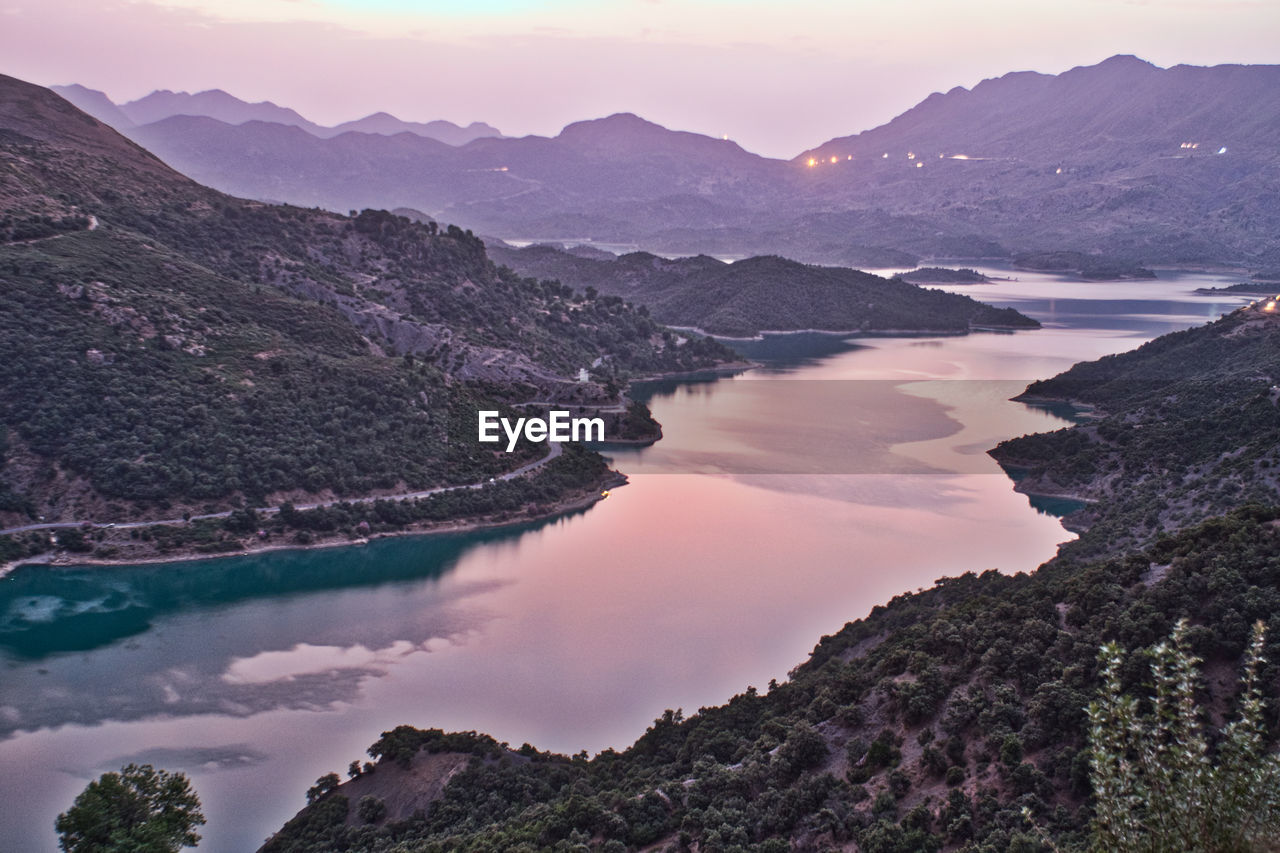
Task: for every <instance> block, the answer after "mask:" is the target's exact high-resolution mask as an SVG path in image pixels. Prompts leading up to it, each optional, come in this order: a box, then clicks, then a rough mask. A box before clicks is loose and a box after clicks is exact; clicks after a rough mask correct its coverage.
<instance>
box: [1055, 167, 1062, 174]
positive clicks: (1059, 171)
mask: <svg viewBox="0 0 1280 853" xmlns="http://www.w3.org/2000/svg"><path fill="white" fill-rule="evenodd" d="M1054 174H1055V175H1061V174H1062V167H1061V166H1059V167H1058V171H1056V172H1054Z"/></svg>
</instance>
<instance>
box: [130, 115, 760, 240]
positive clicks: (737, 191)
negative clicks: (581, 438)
mask: <svg viewBox="0 0 1280 853" xmlns="http://www.w3.org/2000/svg"><path fill="white" fill-rule="evenodd" d="M637 130H639V131H642V133H641V135H640V138H639V139H637V137H636V135H635V134H636V131H637ZM133 138H134V139H136V140H138V141H139V142H141V143H142V144H144V145H145V146H147V148H148V149H149V150H152V151H154V152H156V153H157V154H158V155H159V156H160V157H162V158H163V159H164V160H165V161H166V162H168V163H170V164H171V165H173V166H174V167H175V168H177V169H179V170H181V171H183V172H184V173H187V174H190V175H192V176H194V177H197V178H198V179H199V180H201V181H205V182H207V183H209V184H211V185H213V186H216V187H218V188H220V189H223V190H225V191H228V192H233V193H238V194H242V195H247V196H252V197H257V198H267V199H276V200H286V201H290V202H291V203H296V204H305V205H319V206H323V207H326V208H329V209H335V210H347V209H351V208H359V207H361V206H368V205H370V204H374V205H376V206H379V207H398V206H405V207H413V208H416V209H419V210H422V211H424V212H426V213H428V214H429V215H432V216H435V217H437V218H440V219H445V220H452V221H457V222H461V223H463V224H469V223H471V222H473V221H486V222H489V223H491V224H493V226H494V227H493V229H490V230H489V231H487V232H486V233H498V232H505V233H511V231H512V229H515V228H525V227H528V228H533V229H542V228H546V229H548V230H550V231H552V232H553V233H554V232H556V231H560V230H561V229H569V230H570V231H571V232H573V233H577V232H579V230H585V231H590V232H592V233H595V234H605V235H606V236H609V235H624V234H627V233H630V232H631V230H632V229H635V228H641V227H647V226H646V225H645V224H644V223H646V222H648V221H651V220H654V219H660V220H661V221H662V222H664V223H666V224H668V225H669V226H672V227H703V226H708V225H714V224H716V223H718V222H724V223H729V222H735V221H738V220H739V219H740V218H741V216H742V214H741V211H742V210H744V209H745V210H749V211H758V212H763V211H764V210H765V209H766V206H767V198H768V196H767V193H764V192H763V190H764V189H766V188H767V187H769V186H771V185H772V180H773V179H772V178H771V177H770V176H771V175H773V174H774V173H775V172H776V171H777V170H778V169H783V168H785V164H781V163H779V162H778V161H770V160H765V159H764V158H761V157H757V156H756V155H754V154H749V153H748V152H745V151H743V150H742V149H741V148H739V147H738V146H737V145H735V144H734V143H732V142H728V141H725V140H718V139H710V138H708V137H700V136H697V135H696V134H685V133H676V132H672V131H668V130H665V129H663V128H660V127H658V126H657V125H652V124H650V123H648V122H642V120H640V119H637V118H636V117H635V116H627V115H619V116H612V117H610V118H606V119H600V120H598V121H594V122H585V123H582V124H580V125H573V126H570V127H569V128H566V129H565V131H563V132H562V133H561V134H560V135H559V136H557V137H556V138H553V139H548V138H545V137H532V136H531V137H523V138H520V139H512V138H483V139H476V140H473V141H471V142H469V143H467V144H466V145H463V146H461V147H453V146H448V145H444V144H443V143H440V142H437V141H435V140H431V139H426V138H422V137H416V136H412V135H406V134H399V135H396V136H382V135H380V134H368V133H344V134H342V135H340V136H337V137H333V138H330V139H319V138H316V137H313V136H310V135H309V134H307V135H304V134H303V133H302V132H301V131H300V130H299V129H296V128H290V127H285V126H283V125H279V124H272V123H264V122H248V123H246V124H243V125H230V124H226V123H224V122H218V121H216V120H214V119H210V118H202V117H190V116H173V117H170V118H167V119H164V120H162V121H159V122H155V123H153V124H150V125H146V126H144V127H141V128H139V129H138V130H137V131H136V132H134V134H133ZM476 211H481V212H482V214H481V215H480V216H477V215H476V213H475V212H476ZM565 211H569V212H568V213H566V212H565Z"/></svg>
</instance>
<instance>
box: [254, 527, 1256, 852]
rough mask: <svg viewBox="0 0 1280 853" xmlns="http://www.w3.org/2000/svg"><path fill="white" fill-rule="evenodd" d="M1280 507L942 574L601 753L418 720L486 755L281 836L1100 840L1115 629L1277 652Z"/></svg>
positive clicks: (435, 845) (368, 841)
mask: <svg viewBox="0 0 1280 853" xmlns="http://www.w3.org/2000/svg"><path fill="white" fill-rule="evenodd" d="M1278 518H1280V511H1277V510H1274V509H1262V508H1250V509H1243V510H1239V511H1236V512H1234V513H1232V514H1230V515H1229V516H1227V517H1225V518H1222V519H1216V520H1213V521H1210V522H1207V523H1205V524H1203V525H1200V526H1198V527H1195V528H1193V529H1190V530H1188V531H1185V532H1183V533H1181V534H1178V535H1176V536H1171V537H1167V538H1165V539H1162V540H1161V541H1160V542H1159V543H1157V544H1155V545H1153V546H1152V547H1151V548H1150V549H1148V550H1146V551H1141V552H1134V553H1131V554H1129V555H1127V556H1120V557H1111V558H1107V559H1102V560H1089V561H1082V560H1079V559H1076V558H1073V557H1072V556H1070V555H1065V556H1064V557H1061V558H1059V559H1058V560H1056V561H1054V562H1052V563H1050V564H1048V565H1046V566H1045V567H1044V568H1042V569H1041V570H1040V571H1039V572H1037V573H1035V574H1033V575H1016V576H1007V575H1001V574H999V573H997V572H994V571H991V572H985V573H983V574H981V575H974V574H966V575H963V576H961V577H957V578H951V579H947V580H942V581H939V583H938V584H937V585H936V586H935V587H933V588H932V589H929V590H926V591H924V592H923V593H917V594H910V595H903V596H899V597H898V598H895V599H894V600H893V601H892V602H890V603H889V604H888V605H887V606H885V607H878V608H876V609H875V610H874V611H873V612H872V613H871V615H870V616H868V617H867V618H866V619H863V620H859V621H857V622H852V623H850V624H849V625H846V626H845V627H844V628H843V629H842V630H840V631H839V632H838V633H836V634H835V635H833V636H829V637H825V638H823V640H822V642H821V643H819V644H818V646H817V648H815V649H814V652H813V654H812V656H811V657H810V659H809V660H808V661H807V662H806V663H804V664H803V665H801V666H800V667H798V668H797V669H796V670H795V671H794V672H793V673H792V677H791V678H790V680H789V681H787V682H786V683H783V684H778V685H773V686H771V688H770V689H769V691H768V692H767V693H761V692H759V691H757V690H755V689H748V690H747V691H746V692H745V693H743V694H741V695H739V696H735V697H734V698H733V699H732V700H730V701H729V702H728V703H727V704H725V705H722V706H720V707H716V708H704V709H701V710H699V711H698V713H697V714H694V715H693V716H691V717H687V718H686V717H684V716H683V715H682V714H680V713H679V712H676V711H669V712H667V713H666V714H664V715H663V716H662V717H661V718H659V719H658V720H657V721H655V723H654V725H653V726H652V727H651V728H650V729H649V731H648V732H646V733H645V735H644V736H643V737H641V738H640V739H639V740H638V741H637V742H636V743H635V744H634V745H633V746H631V747H630V748H629V749H627V750H626V751H624V752H621V753H616V752H613V751H606V752H604V753H602V754H601V755H599V756H597V757H595V758H593V759H590V760H587V758H586V757H585V756H577V757H573V758H570V757H567V756H558V755H552V754H547V753H541V752H538V751H537V750H535V749H533V748H532V747H529V746H525V747H522V748H521V749H519V750H510V749H506V748H502V747H500V746H495V745H494V744H493V743H492V741H491V740H490V739H487V738H485V737H484V736H477V735H474V734H471V735H447V736H446V735H443V734H441V733H439V732H434V733H433V732H415V730H412V729H408V728H401V729H397V730H396V731H395V732H392V733H388V734H387V735H384V737H383V739H382V740H380V741H379V742H378V744H375V745H374V747H373V748H372V749H371V756H373V757H375V758H381V759H382V761H383V762H386V761H398V762H404V761H406V760H407V758H411V757H412V755H414V754H416V752H415V750H417V749H425V750H426V751H428V752H430V751H448V752H454V753H460V754H467V755H472V756H474V758H473V759H472V760H471V763H470V765H469V767H468V769H466V770H465V771H464V772H462V773H459V774H458V775H457V776H455V777H454V778H453V780H452V781H451V782H450V784H449V785H448V786H447V787H446V789H445V791H444V794H443V798H442V799H441V800H439V801H438V802H437V803H436V804H435V805H434V806H433V807H432V808H431V809H430V810H429V811H428V812H427V813H426V814H425V815H418V816H413V815H396V816H392V817H391V818H389V819H388V820H387V821H386V822H384V823H382V824H379V825H361V826H357V827H346V826H345V825H344V824H343V823H342V821H343V820H344V819H345V814H346V807H345V804H344V805H343V806H342V807H341V808H340V807H339V805H338V800H339V799H340V798H342V797H343V796H344V795H343V791H342V789H341V788H338V789H337V790H335V791H334V792H333V793H331V794H330V795H328V796H327V797H323V798H321V799H320V800H319V801H318V802H317V803H316V804H315V805H313V806H312V807H310V808H308V809H307V810H305V811H304V812H302V813H301V814H300V816H299V817H298V818H297V819H296V821H295V822H294V823H291V824H290V825H289V826H286V827H285V828H284V829H282V830H281V832H280V833H278V834H277V836H276V837H275V839H274V840H273V841H272V843H271V844H270V845H269V846H268V847H267V848H266V849H267V850H271V851H302V850H320V849H326V850H327V849H340V850H350V851H387V850H393V849H394V850H397V851H402V850H403V851H433V850H445V849H454V850H494V851H497V850H518V849H529V850H543V849H557V850H558V849H563V850H569V849H577V846H578V845H580V844H584V843H585V844H588V846H590V847H591V848H592V849H600V850H605V849H609V850H614V849H618V850H622V849H638V848H640V847H643V846H646V845H650V844H654V843H659V842H661V843H662V844H665V845H668V846H669V847H670V849H684V848H687V847H688V846H690V845H692V844H693V843H695V842H696V843H697V844H698V845H699V849H718V850H774V849H778V850H783V849H788V848H787V847H786V846H779V845H786V844H790V843H796V844H799V845H800V846H801V847H803V848H806V849H823V848H827V847H836V846H840V845H842V844H848V843H849V842H853V843H856V844H858V845H860V847H861V849H864V850H881V851H894V850H897V851H904V853H905V851H916V850H929V849H933V850H939V849H942V848H944V847H946V848H948V849H964V850H968V851H993V853H994V851H1006V850H1011V849H1024V850H1044V849H1047V847H1046V846H1045V843H1044V840H1043V838H1042V837H1041V834H1042V833H1046V834H1047V835H1048V836H1049V837H1050V838H1052V839H1053V841H1054V843H1055V844H1057V845H1058V847H1059V848H1060V849H1079V848H1082V847H1084V846H1087V845H1088V844H1089V843H1090V837H1089V834H1088V832H1087V827H1088V826H1089V823H1090V819H1091V817H1092V815H1093V813H1094V812H1093V803H1094V800H1093V799H1092V798H1091V797H1090V790H1091V789H1090V755H1091V753H1090V749H1089V728H1090V722H1089V718H1088V716H1087V714H1086V711H1085V706H1086V705H1087V704H1088V703H1089V701H1090V700H1091V699H1093V697H1095V696H1097V695H1098V694H1099V689H1100V688H1101V687H1102V686H1103V685H1104V684H1106V683H1107V682H1106V681H1105V678H1110V677H1112V676H1110V675H1106V676H1104V674H1103V673H1102V672H1101V671H1100V667H1099V664H1098V656H1097V651H1098V648H1099V647H1100V646H1102V645H1103V644H1104V643H1106V642H1108V641H1115V642H1117V643H1119V644H1120V646H1122V647H1124V648H1139V647H1143V646H1147V645H1150V644H1152V643H1154V642H1156V641H1157V640H1158V639H1159V638H1161V637H1164V636H1168V635H1169V633H1170V631H1171V629H1172V628H1173V627H1174V626H1175V625H1176V624H1177V622H1178V620H1180V619H1184V618H1187V617H1188V615H1190V616H1191V617H1192V618H1194V619H1195V624H1194V625H1193V626H1192V627H1190V628H1188V629H1187V630H1186V632H1185V643H1186V646H1187V648H1188V649H1189V650H1190V651H1192V652H1194V653H1195V654H1196V655H1197V656H1199V657H1202V658H1204V659H1205V660H1207V661H1209V662H1210V663H1211V664H1212V665H1214V666H1215V667H1216V666H1235V665H1236V662H1238V661H1239V660H1240V659H1241V656H1242V655H1244V654H1245V651H1246V649H1249V648H1250V647H1251V644H1252V643H1254V640H1253V637H1252V631H1251V627H1250V626H1251V625H1252V624H1253V623H1254V622H1256V621H1258V620H1264V621H1265V622H1267V623H1268V624H1269V625H1270V626H1271V627H1272V630H1271V632H1270V633H1269V634H1268V637H1269V639H1268V640H1267V644H1266V647H1265V652H1266V658H1267V659H1268V660H1275V659H1276V652H1277V651H1278V650H1280V649H1278V648H1277V646H1276V643H1275V641H1274V640H1273V639H1270V638H1272V637H1274V636H1275V631H1274V628H1275V619H1276V616H1275V614H1277V613H1280V535H1277V533H1276V532H1275V531H1276V526H1275V524H1274V522H1275V521H1276V520H1277V519H1278ZM1153 567H1158V570H1157V569H1156V568H1153ZM1160 575H1163V577H1162V579H1161V578H1160V577H1159V576H1160ZM1157 580H1158V581H1159V582H1157ZM1258 667H1259V669H1258V672H1259V677H1258V679H1257V681H1256V682H1255V683H1256V684H1258V685H1265V687H1264V688H1263V689H1264V690H1265V691H1266V693H1267V694H1268V695H1273V689H1274V684H1275V678H1274V676H1275V672H1276V670H1275V667H1274V666H1273V665H1270V664H1261V663H1260V664H1259V665H1258ZM1116 672H1117V673H1118V675H1119V678H1120V685H1121V689H1122V690H1123V691H1130V692H1131V691H1134V690H1135V689H1139V688H1140V687H1141V685H1142V684H1143V683H1144V681H1145V674H1144V673H1145V667H1144V666H1142V665H1141V662H1140V661H1136V660H1133V661H1129V662H1127V663H1126V664H1125V665H1123V666H1121V667H1120V668H1119V669H1118V670H1116ZM1208 688H1209V689H1210V690H1211V691H1212V692H1211V696H1212V700H1213V701H1214V702H1215V703H1226V702H1230V700H1231V696H1230V695H1229V694H1224V693H1223V692H1222V691H1223V687H1222V685H1220V684H1217V683H1213V684H1210V685H1208ZM1250 695H1251V694H1250V693H1249V690H1248V689H1246V690H1245V691H1244V693H1243V694H1242V697H1241V700H1240V701H1241V702H1242V703H1247V702H1250V701H1252V700H1251V699H1249V696H1250ZM1024 810H1026V811H1027V812H1028V813H1029V814H1030V819H1028V818H1027V817H1026V816H1025V815H1024V813H1023V812H1024ZM304 827H305V831H304V829H303V828H304Z"/></svg>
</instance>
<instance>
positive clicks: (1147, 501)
mask: <svg viewBox="0 0 1280 853" xmlns="http://www.w3.org/2000/svg"><path fill="white" fill-rule="evenodd" d="M1278 378H1280V321H1277V319H1276V318H1275V317H1273V316H1271V315H1270V314H1268V313H1265V312H1261V311H1257V310H1247V309H1242V310H1239V311H1236V312H1233V313H1232V314H1230V315H1228V316H1227V317H1224V318H1222V319H1220V320H1218V321H1216V322H1214V323H1210V324H1208V325H1205V326H1200V327H1197V328H1193V329H1188V330H1186V331H1182V332H1177V333H1174V334H1170V335H1165V336H1163V337H1161V338H1158V339H1156V340H1154V341H1151V342H1150V343H1148V344H1146V345H1144V346H1142V347H1139V348H1138V349H1136V350H1134V351H1132V352H1128V353H1122V354H1120V355H1116V356H1109V357H1107V358H1102V359H1099V360H1098V361H1093V362H1085V363H1081V364H1077V365H1076V366H1074V367H1072V368H1071V369H1070V370H1068V371H1066V372H1065V373H1062V374H1060V375H1059V376H1056V377H1054V378H1052V379H1048V380H1045V381H1043V382H1036V383H1033V384H1032V385H1030V386H1029V387H1028V388H1027V391H1026V394H1025V395H1024V397H1025V398H1026V399H1030V400H1035V399H1061V400H1072V401H1075V402H1080V403H1087V404H1090V405H1092V406H1094V407H1096V409H1097V411H1096V412H1095V414H1096V415H1097V417H1096V418H1095V419H1093V420H1091V421H1089V422H1086V423H1083V424H1080V425H1077V426H1074V427H1071V428H1068V429H1062V430H1058V431H1056V432H1051V433H1042V434H1038V435H1031V436H1024V437H1022V438H1016V439H1012V440H1010V441H1006V442H1003V443H1002V444H1000V445H999V446H998V447H997V448H996V449H995V450H993V451H992V455H993V456H994V457H995V458H996V459H997V460H998V461H1000V463H1001V464H1003V465H1006V466H1008V467H1010V468H1014V469H1018V471H1019V473H1020V476H1021V479H1020V487H1021V488H1023V489H1024V490H1026V491H1028V492H1032V493H1039V494H1049V495H1062V494H1067V495H1078V496H1081V497H1085V498H1093V499H1096V500H1097V501H1098V503H1095V504H1092V505H1090V506H1089V507H1088V508H1087V509H1085V510H1083V511H1081V512H1078V513H1075V514H1074V515H1072V516H1070V517H1069V519H1070V520H1072V521H1074V522H1075V523H1076V525H1077V526H1079V527H1088V528H1089V529H1090V532H1091V535H1090V536H1089V537H1087V538H1086V539H1085V540H1082V541H1081V542H1079V543H1076V544H1074V545H1072V546H1069V547H1072V548H1087V549H1092V550H1093V552H1094V553H1104V552H1114V551H1116V550H1119V549H1123V548H1126V547H1130V546H1134V545H1136V546H1139V547H1141V546H1142V545H1143V544H1145V543H1147V542H1149V541H1151V539H1152V537H1154V536H1156V535H1157V534H1158V533H1160V532H1161V531H1168V530H1175V529H1178V528H1181V527H1185V526H1187V525H1189V524H1194V523H1196V522H1198V521H1201V520H1203V519H1205V518H1208V517H1210V516H1213V515H1216V514H1219V513H1222V512H1226V511H1228V510H1230V509H1231V508H1232V507H1236V506H1240V505H1242V504H1245V503H1250V502H1258V503H1267V504H1271V503H1280V419H1277V415H1276V413H1277V399H1280V394H1278V393H1277V392H1276V390H1275V388H1274V386H1275V385H1276V384H1277V381H1278Z"/></svg>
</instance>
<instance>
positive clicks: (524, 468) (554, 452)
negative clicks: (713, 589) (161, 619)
mask: <svg viewBox="0 0 1280 853" xmlns="http://www.w3.org/2000/svg"><path fill="white" fill-rule="evenodd" d="M550 447H551V449H550V450H549V451H547V455H546V456H544V457H542V458H541V459H537V460H535V461H533V462H530V463H529V464H528V465H521V466H520V467H519V468H516V469H515V470H514V471H508V472H507V473H505V474H500V475H499V476H497V477H492V478H490V479H488V480H481V481H480V482H478V483H466V484H464V485H461V486H437V487H436V488H434V489H424V490H422V491H418V492H401V493H399V494H394V495H373V496H371V497H367V498H341V499H338V500H332V501H321V502H319V503H312V504H296V505H294V509H299V510H304V509H319V508H320V507H326V506H336V505H337V504H341V503H350V504H363V503H373V502H374V501H402V500H413V499H414V498H425V497H429V496H431V495H436V494H440V493H441V492H452V491H456V490H458V489H479V488H482V487H484V486H486V485H488V484H489V483H496V482H498V481H499V480H513V479H515V478H516V477H521V476H524V475H525V474H528V473H529V472H530V471H534V470H537V469H538V468H541V467H542V466H543V465H546V464H547V463H548V462H550V461H551V460H553V459H555V458H557V457H558V456H560V454H562V453H563V452H564V448H563V447H562V446H561V445H560V444H558V443H555V442H552V443H551V445H550ZM255 511H256V512H257V513H258V515H274V514H275V513H278V512H279V511H280V507H278V506H272V507H262V508H255ZM230 515H231V510H227V511H226V512H212V513H208V514H207V515H193V516H191V518H190V519H185V518H162V519H156V520H152V521H124V522H116V523H106V524H100V523H98V522H94V521H52V522H43V523H39V524H24V525H22V526H21V527H9V528H5V529H3V530H0V536H4V535H7V534H10V533H26V532H27V531H31V530H65V529H67V528H70V527H83V526H84V525H86V524H89V525H92V526H94V527H106V528H109V529H113V530H129V529H131V528H135V527H151V526H152V525H154V524H185V523H187V522H188V521H202V520H205V519H210V518H227V517H228V516H230Z"/></svg>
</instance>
